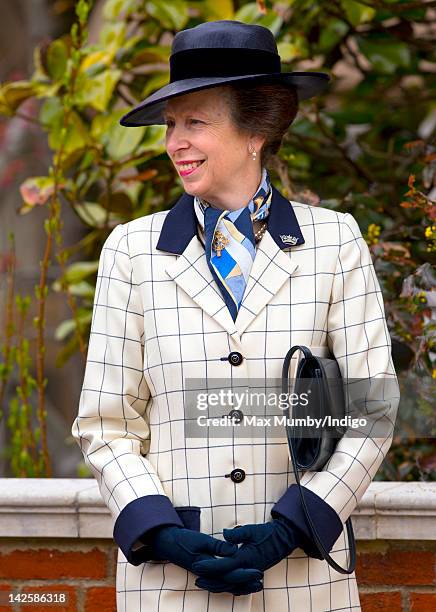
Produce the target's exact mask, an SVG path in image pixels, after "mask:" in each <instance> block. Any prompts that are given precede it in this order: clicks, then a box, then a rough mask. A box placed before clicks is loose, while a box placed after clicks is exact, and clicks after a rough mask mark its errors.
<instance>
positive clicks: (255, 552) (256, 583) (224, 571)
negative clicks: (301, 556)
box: [152, 517, 297, 595]
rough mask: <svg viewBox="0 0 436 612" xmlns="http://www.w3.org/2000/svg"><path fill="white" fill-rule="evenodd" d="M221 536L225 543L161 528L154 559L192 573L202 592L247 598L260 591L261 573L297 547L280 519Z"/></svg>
mask: <svg viewBox="0 0 436 612" xmlns="http://www.w3.org/2000/svg"><path fill="white" fill-rule="evenodd" d="M223 535H224V538H225V541H222V540H217V539H216V538H213V537H211V536H208V535H206V534H204V533H201V532H198V531H193V530H190V529H184V528H181V527H174V526H169V527H162V528H160V529H159V530H158V531H157V533H156V535H155V537H154V540H153V542H152V546H153V551H154V558H155V559H158V560H168V561H172V562H173V563H175V564H176V565H179V566H181V567H184V568H185V569H187V570H189V571H191V572H193V573H194V574H196V575H197V576H199V577H198V578H197V580H196V582H195V584H196V585H197V586H198V587H200V588H202V589H205V590H208V591H211V592H214V593H222V592H226V591H227V592H230V593H233V594H234V595H248V594H249V593H255V592H257V591H260V590H262V588H263V584H262V582H261V581H262V579H263V572H264V571H265V570H267V569H269V568H270V567H273V566H274V565H276V563H278V562H279V561H281V560H282V559H284V558H285V557H287V556H288V555H289V554H290V553H291V552H292V551H293V550H294V548H296V546H297V541H296V537H295V532H294V529H293V527H292V525H291V524H290V523H289V522H288V521H287V520H286V519H284V518H283V519H282V518H281V517H280V518H278V519H274V520H272V521H271V522H268V523H261V524H259V525H243V526H242V527H235V528H234V529H224V530H223ZM238 544H241V546H240V547H239V548H238V546H237V545H238ZM216 555H217V556H218V558H217V557H216ZM216 576H220V578H217V577H216Z"/></svg>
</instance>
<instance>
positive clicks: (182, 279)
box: [166, 236, 238, 335]
mask: <svg viewBox="0 0 436 612" xmlns="http://www.w3.org/2000/svg"><path fill="white" fill-rule="evenodd" d="M166 272H167V274H168V275H169V276H170V277H171V278H172V279H173V281H174V282H175V283H177V285H178V286H179V287H180V288H181V289H183V291H185V292H186V293H187V294H188V295H189V297H190V298H192V299H193V300H194V302H195V303H196V304H197V305H198V306H200V308H202V309H203V310H204V311H205V312H206V313H207V314H208V315H209V316H210V317H212V318H213V319H215V321H216V322H217V323H219V324H220V325H221V327H223V328H224V329H225V330H226V331H227V332H228V333H229V334H230V335H233V334H237V333H238V332H237V329H236V325H235V323H234V321H233V319H232V317H231V314H230V312H229V309H228V308H227V305H226V303H225V302H224V299H223V297H222V295H221V292H220V290H219V288H218V286H217V284H216V283H215V280H214V278H213V276H212V273H211V271H210V270H209V266H208V265H207V261H206V255H205V252H204V247H203V245H202V244H201V242H200V241H199V239H198V238H197V236H193V237H192V238H191V241H190V242H189V244H188V246H187V247H186V248H185V249H184V251H183V252H182V254H181V255H180V257H178V258H177V259H176V261H173V262H171V263H170V264H169V266H167V268H166Z"/></svg>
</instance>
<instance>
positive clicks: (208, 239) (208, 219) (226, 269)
mask: <svg viewBox="0 0 436 612" xmlns="http://www.w3.org/2000/svg"><path fill="white" fill-rule="evenodd" d="M271 199H272V190H271V182H270V178H269V175H268V171H267V170H266V168H263V170H262V178H261V182H260V185H259V187H258V189H257V191H256V193H255V195H254V196H253V198H252V199H251V200H250V201H249V203H248V204H247V205H246V206H244V207H242V208H238V209H237V210H232V211H229V210H223V209H221V208H215V207H213V206H212V205H210V204H208V203H207V202H205V201H204V200H202V199H201V198H199V197H197V196H196V197H195V198H194V209H195V213H196V215H197V219H198V222H199V224H200V225H201V227H202V228H203V229H204V235H205V250H206V260H207V264H208V266H209V269H210V271H211V273H212V276H213V278H214V280H215V281H216V283H217V285H218V287H219V289H220V291H221V294H222V296H223V298H224V301H225V303H226V305H227V307H228V309H229V311H230V314H231V315H232V318H233V321H235V320H236V317H237V315H238V311H239V308H240V306H241V302H242V298H243V297H244V292H245V288H246V286H247V282H248V277H249V275H250V271H251V267H252V265H253V261H254V258H255V255H256V242H255V238H254V230H253V221H259V220H262V219H265V218H266V217H267V216H268V214H269V207H270V205H271Z"/></svg>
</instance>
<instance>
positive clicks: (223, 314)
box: [156, 187, 304, 336]
mask: <svg viewBox="0 0 436 612" xmlns="http://www.w3.org/2000/svg"><path fill="white" fill-rule="evenodd" d="M303 243H304V238H303V235H302V233H301V229H300V226H299V224H298V221H297V218H296V216H295V212H294V210H293V208H292V205H291V204H290V202H289V201H288V200H287V199H286V198H285V197H284V196H283V195H282V194H281V193H280V192H279V191H278V190H277V189H275V188H274V187H273V199H272V202H271V208H270V213H269V215H268V226H267V231H266V232H265V234H264V236H263V238H262V240H261V241H260V243H259V244H258V247H257V250H256V256H255V259H254V261H253V266H252V268H251V272H250V275H249V279H248V283H247V287H246V289H245V293H244V297H243V300H242V304H241V307H240V310H239V313H238V316H237V317H236V321H235V322H234V321H233V319H232V317H231V315H230V312H229V310H228V308H227V306H226V304H225V302H224V299H223V297H222V295H221V292H220V290H219V288H218V286H217V285H216V283H215V280H214V278H213V276H212V273H211V271H210V269H209V266H208V265H207V261H206V255H205V252H204V247H203V245H202V244H201V242H200V240H199V239H198V237H197V219H196V217H195V211H194V206H193V197H192V196H190V195H188V194H186V193H185V194H183V195H182V197H181V198H180V199H179V200H178V202H177V203H176V204H175V205H174V206H173V208H172V209H171V210H170V211H169V213H168V214H167V215H166V217H165V220H164V223H163V226H162V230H161V233H160V236H159V240H158V243H157V245H156V248H157V249H159V250H163V251H167V252H170V253H174V254H177V255H179V257H178V258H177V259H176V261H172V262H171V263H170V264H169V265H168V266H167V268H166V272H167V274H168V275H169V276H170V277H171V278H172V279H173V280H174V282H175V283H177V285H178V286H179V287H180V288H181V289H183V290H184V291H185V293H187V294H188V295H189V296H190V297H191V299H193V300H194V302H195V303H196V304H197V305H198V306H200V308H201V309H202V310H204V311H205V312H206V313H207V314H208V315H209V316H210V317H212V318H213V319H214V320H215V321H217V323H218V324H219V325H221V327H223V328H224V329H225V330H226V331H227V332H228V333H229V334H230V335H235V336H239V335H240V334H242V333H243V332H244V331H245V329H246V328H247V327H248V326H249V325H250V323H251V322H252V321H253V319H254V318H255V317H256V316H257V315H258V314H259V313H260V312H261V311H262V309H263V308H265V306H266V304H268V302H269V301H270V300H271V299H272V298H273V297H274V295H275V294H276V293H277V292H278V291H279V289H280V288H281V287H282V285H283V283H284V282H285V281H286V280H287V279H288V278H289V277H290V276H291V275H292V274H293V272H294V271H295V270H296V269H297V264H296V263H295V262H294V261H293V260H292V257H289V253H286V252H285V249H289V248H292V247H294V246H298V245H300V244H303Z"/></svg>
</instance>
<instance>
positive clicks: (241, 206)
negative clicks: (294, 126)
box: [72, 21, 395, 612]
mask: <svg viewBox="0 0 436 612" xmlns="http://www.w3.org/2000/svg"><path fill="white" fill-rule="evenodd" d="M170 65H171V82H170V84H169V85H167V86H165V87H163V88H162V89H160V90H159V91H158V92H156V93H154V94H153V95H152V96H150V97H149V98H147V99H146V100H145V101H144V102H143V103H141V105H139V106H138V107H136V108H134V109H133V110H132V111H130V112H129V113H128V114H127V115H126V116H125V117H124V118H123V119H122V124H123V125H125V126H129V127H130V126H135V125H150V124H153V123H166V125H167V132H166V150H167V153H168V155H169V157H170V159H171V161H172V162H173V164H174V166H175V168H176V169H177V171H178V174H179V176H180V178H181V180H182V182H183V187H184V194H183V195H182V197H181V198H180V199H179V200H178V202H177V203H176V204H175V205H174V206H173V208H172V209H171V210H169V211H163V212H158V213H154V214H151V215H147V216H145V217H142V218H139V219H136V220H134V221H131V222H129V223H126V224H124V225H119V226H118V227H116V228H115V229H114V230H113V232H112V233H111V234H110V236H109V237H108V239H107V241H106V243H105V245H104V248H103V251H102V255H101V259H100V267H99V272H98V282H97V287H96V294H95V304H94V315H93V321H92V329H91V336H90V344H89V352H88V361H87V366H86V373H85V380H84V384H83V390H82V396H81V402H80V407H79V414H78V416H77V418H76V420H75V422H74V424H73V429H72V431H73V435H74V437H75V438H76V440H77V442H78V444H80V447H81V450H82V452H83V454H84V457H85V460H86V462H87V464H88V465H89V466H90V468H91V470H92V473H93V474H94V476H95V478H96V479H97V481H98V484H99V487H100V491H101V494H102V496H103V499H104V500H105V503H106V504H107V506H108V508H109V509H110V511H111V513H112V515H113V517H114V519H115V526H114V539H115V540H116V542H117V544H118V546H119V551H118V567H117V607H118V610H123V611H124V610H128V611H129V612H132V611H136V610H140V609H143V610H153V611H155V610H162V611H166V610H171V612H175V611H179V610H180V611H181V610H189V611H191V610H198V611H203V610H206V609H207V610H211V611H213V612H218V611H219V612H221V611H223V612H224V611H225V612H227V611H229V612H230V611H233V610H238V611H240V612H245V611H247V612H248V611H250V612H251V611H261V610H262V611H270V610H273V609H276V608H277V609H282V610H292V611H297V612H300V611H306V610H307V611H309V610H311V611H312V612H318V611H325V610H360V602H359V594H358V589H357V584H356V578H355V575H354V573H352V574H348V575H344V574H341V573H338V572H335V571H334V570H332V569H331V568H330V567H329V565H328V564H327V562H326V561H324V560H322V558H320V557H319V554H318V552H317V550H316V547H315V546H314V544H313V543H312V541H311V537H310V532H309V531H308V527H307V525H306V522H305V519H304V516H303V514H302V508H301V506H300V501H299V497H298V489H297V486H296V484H295V477H294V474H293V471H292V468H291V466H290V463H289V458H288V450H287V442H286V439H285V438H281V439H274V440H271V441H268V443H266V440H265V438H260V437H253V438H251V439H247V438H236V437H234V436H233V437H228V438H225V437H224V438H213V437H209V436H208V437H207V438H198V437H197V438H189V437H187V436H186V435H185V429H184V425H185V416H186V415H185V406H184V391H185V390H186V387H185V383H186V382H187V381H188V380H189V379H200V378H201V379H204V380H205V381H210V380H213V379H218V378H225V379H228V380H230V381H232V383H235V384H236V383H238V381H241V380H242V379H247V378H249V377H250V378H259V379H266V378H268V379H269V378H273V379H274V378H275V379H277V378H279V377H280V375H281V367H282V363H283V359H284V356H285V354H286V352H287V351H288V349H289V347H291V346H292V345H294V344H304V345H307V346H309V347H310V348H311V350H312V351H313V352H314V353H315V354H319V355H322V354H328V352H329V351H331V353H332V354H333V355H334V356H335V357H336V359H337V361H338V363H339V366H340V369H341V373H342V375H343V376H348V377H349V378H353V377H355V378H361V377H365V376H380V375H385V376H390V377H391V378H393V379H395V371H394V367H393V363H392V359H391V343H390V337H389V333H388V330H387V326H386V321H385V316H384V309H383V300H382V296H381V292H380V287H379V284H378V281H377V278H376V276H375V272H374V268H373V265H372V261H371V257H370V253H369V250H368V247H367V245H366V243H365V241H364V240H363V238H362V235H361V232H360V229H359V227H358V225H357V223H356V221H355V219H354V218H353V217H352V215H350V214H348V213H346V214H344V213H339V212H336V211H332V210H329V209H325V208H322V207H311V206H309V205H306V204H302V203H299V202H289V201H288V200H286V199H285V198H284V197H283V196H282V195H281V194H280V192H279V191H278V190H277V189H275V188H274V187H273V186H272V185H271V182H270V178H269V174H268V171H267V169H266V163H267V162H268V157H269V156H270V155H271V154H272V153H275V152H276V151H277V150H278V148H279V146H280V143H281V139H282V136H283V134H284V133H285V131H286V129H287V128H288V127H289V125H290V124H291V123H292V121H293V119H294V117H295V115H296V112H297V108H298V106H297V104H298V101H299V100H302V99H305V98H309V97H311V96H313V95H315V94H316V93H318V92H320V91H322V90H323V89H324V87H325V85H326V83H327V80H328V77H327V75H324V74H322V73H287V74H286V73H281V72H280V58H279V56H278V54H277V48H276V45H275V41H274V38H273V36H272V34H271V33H270V32H269V30H267V29H265V28H262V27H260V26H256V25H246V24H242V23H239V22H232V21H217V22H211V23H206V24H201V25H199V26H197V27H195V28H192V29H189V30H185V31H183V32H180V33H178V34H177V35H176V37H175V39H174V43H173V47H172V55H171V58H170ZM232 412H233V413H235V411H231V413H232ZM231 413H229V414H231ZM231 415H232V414H231ZM232 416H235V414H233V415H232ZM239 416H240V415H239ZM391 440H392V438H391V437H390V436H386V437H384V438H381V439H380V438H377V439H364V440H362V439H359V438H354V439H353V438H349V439H346V438H343V439H342V440H340V441H339V443H338V445H337V447H336V450H335V452H334V454H333V456H332V457H331V459H330V461H329V462H328V463H327V464H326V466H325V467H324V469H323V470H322V471H321V472H310V471H307V472H306V473H305V474H304V475H303V477H302V478H301V483H302V484H303V485H304V487H305V498H306V502H307V503H308V504H309V508H310V511H311V516H312V519H313V520H314V521H315V522H316V526H317V528H318V531H319V532H320V533H321V534H322V537H323V540H324V544H325V546H326V547H327V549H328V550H329V551H330V553H331V555H332V556H333V557H334V559H335V560H336V562H337V563H339V564H340V565H342V566H346V564H347V554H348V552H349V544H348V542H347V539H346V535H345V532H344V530H343V524H344V522H345V521H346V519H347V518H348V517H349V516H350V514H351V513H352V512H353V510H354V509H355V508H356V504H357V503H358V501H359V500H360V499H361V497H362V495H363V493H364V492H365V490H366V489H367V487H368V485H369V484H370V482H371V480H372V479H373V477H374V475H375V473H376V472H377V469H378V467H379V466H380V464H381V462H382V460H383V458H384V456H385V455H386V452H387V450H388V448H389V446H390V444H391ZM376 442H377V443H376Z"/></svg>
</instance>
